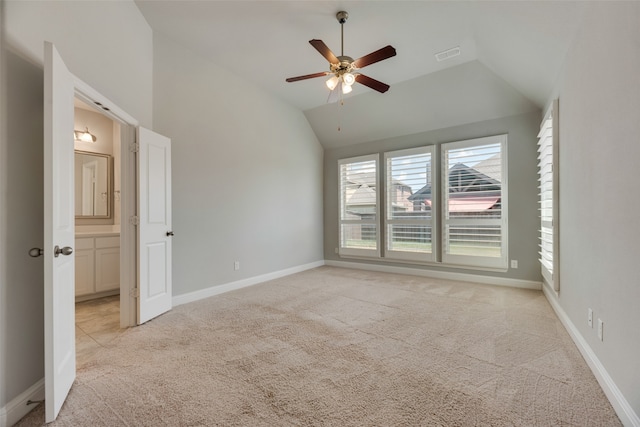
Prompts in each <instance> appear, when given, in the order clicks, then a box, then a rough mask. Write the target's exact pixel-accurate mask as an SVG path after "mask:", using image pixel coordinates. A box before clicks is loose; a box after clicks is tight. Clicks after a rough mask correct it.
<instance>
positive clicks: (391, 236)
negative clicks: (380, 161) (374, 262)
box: [385, 146, 437, 261]
mask: <svg viewBox="0 0 640 427" xmlns="http://www.w3.org/2000/svg"><path fill="white" fill-rule="evenodd" d="M433 152H434V147H433V146H429V147H421V148H417V149H411V150H402V151H395V152H391V153H385V165H386V209H385V214H386V215H385V230H386V247H385V249H386V250H385V257H386V258H396V259H406V260H416V261H434V251H433V245H434V236H433V230H434V228H435V218H436V215H435V211H434V208H435V206H434V201H435V200H436V194H437V191H436V188H435V187H433V185H434V184H435V183H434V179H433V178H434V170H435V169H434V167H433Z"/></svg>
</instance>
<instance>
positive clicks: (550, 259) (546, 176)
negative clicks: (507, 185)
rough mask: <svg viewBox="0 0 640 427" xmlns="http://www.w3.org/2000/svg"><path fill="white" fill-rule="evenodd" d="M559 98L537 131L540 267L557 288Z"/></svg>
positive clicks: (543, 274) (549, 281)
mask: <svg viewBox="0 0 640 427" xmlns="http://www.w3.org/2000/svg"><path fill="white" fill-rule="evenodd" d="M556 123H557V100H556V101H554V103H553V105H552V106H551V109H550V110H549V112H548V114H547V115H546V116H545V119H544V120H543V121H542V124H541V125H540V132H539V133H538V183H539V187H538V189H539V198H540V200H539V211H540V252H539V254H540V266H541V271H542V276H543V277H544V279H545V281H547V282H548V283H549V284H550V285H552V286H553V287H554V289H555V290H558V289H559V288H558V281H557V272H556V271H554V264H555V262H554V256H555V255H557V253H556V252H557V251H556V248H557V243H558V242H557V229H556V222H557V214H556V212H557V203H556V200H557V171H556V170H555V169H556V168H555V167H554V163H555V162H556V150H557V147H556V144H555V139H556V135H557V126H555V124H556Z"/></svg>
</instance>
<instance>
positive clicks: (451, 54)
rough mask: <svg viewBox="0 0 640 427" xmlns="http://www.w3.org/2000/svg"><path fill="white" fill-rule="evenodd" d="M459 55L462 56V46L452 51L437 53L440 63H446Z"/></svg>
mask: <svg viewBox="0 0 640 427" xmlns="http://www.w3.org/2000/svg"><path fill="white" fill-rule="evenodd" d="M459 55H460V46H456V47H453V48H451V49H447V50H445V51H442V52H438V53H436V59H437V60H438V62H440V61H446V60H447V59H451V58H453V57H456V56H459Z"/></svg>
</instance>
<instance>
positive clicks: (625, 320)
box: [549, 2, 640, 425]
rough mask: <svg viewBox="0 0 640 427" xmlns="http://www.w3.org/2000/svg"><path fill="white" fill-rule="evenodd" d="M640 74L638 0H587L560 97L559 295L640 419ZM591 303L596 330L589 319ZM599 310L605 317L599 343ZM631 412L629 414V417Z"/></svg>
mask: <svg viewBox="0 0 640 427" xmlns="http://www.w3.org/2000/svg"><path fill="white" fill-rule="evenodd" d="M639 76H640V3H638V2H625V3H622V2H621V3H618V2H595V3H592V4H590V5H589V8H588V10H587V13H586V14H585V20H584V22H583V24H582V26H581V28H580V30H579V32H578V34H577V36H576V39H575V41H574V43H573V45H572V46H571V48H570V49H569V52H568V54H567V57H566V61H565V64H564V66H563V69H562V72H561V74H560V77H559V81H558V84H557V91H556V94H555V95H554V98H555V97H556V96H557V97H559V103H560V115H559V117H560V123H559V128H560V136H559V148H560V154H559V160H560V191H559V194H560V204H559V205H560V294H559V296H558V298H557V300H556V301H557V302H559V305H560V307H561V309H562V310H563V311H564V313H566V315H567V316H568V318H569V319H570V322H571V323H572V324H573V326H574V327H575V329H576V330H577V333H578V334H579V335H580V336H581V337H582V338H583V339H584V341H585V342H586V345H587V346H588V347H590V349H591V350H592V351H593V353H594V354H595V356H596V357H597V359H598V360H599V362H601V363H602V365H603V367H604V369H605V370H606V372H607V373H608V375H610V377H611V379H612V380H613V381H614V382H615V385H616V386H617V388H619V390H620V391H621V393H622V395H623V397H624V400H626V401H627V403H628V404H629V406H630V408H632V410H633V412H635V417H636V418H635V422H636V423H637V425H640V418H638V415H640V308H639V304H640V281H639V279H638V277H640V273H639V270H638V255H640V221H639V219H640V198H638V188H637V182H638V171H639V169H638V164H639V161H640V143H639V141H640V139H639V137H638V136H639V135H640V120H639V118H640V77H639ZM549 102H551V100H549ZM550 297H551V298H552V300H554V297H553V296H552V295H551V296H550ZM589 307H590V308H592V309H593V313H594V328H590V327H589V326H588V325H587V309H588V308H589ZM597 318H600V319H602V320H603V321H604V325H605V327H604V341H602V342H601V341H600V340H599V339H598V337H597V326H596V321H595V319H597ZM617 409H618V410H619V409H620V408H619V407H618V408H617ZM619 414H620V412H619ZM629 419H630V418H627V419H626V420H625V419H624V418H623V421H624V422H626V423H628V424H630V421H629ZM631 419H632V418H631Z"/></svg>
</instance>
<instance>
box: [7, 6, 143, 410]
mask: <svg viewBox="0 0 640 427" xmlns="http://www.w3.org/2000/svg"><path fill="white" fill-rule="evenodd" d="M0 6H1V9H0V10H1V12H2V17H1V19H2V22H1V24H2V25H1V26H0V31H2V49H1V51H0V54H1V56H0V57H1V58H2V79H1V80H0V93H1V94H2V97H1V100H2V110H0V129H1V130H2V131H1V133H0V154H1V157H0V159H1V163H0V237H1V238H0V260H1V261H0V262H1V263H2V264H1V265H0V295H1V296H2V298H0V322H1V328H0V378H1V380H0V418H2V416H3V415H6V414H5V413H4V411H7V410H12V409H11V408H9V409H7V404H8V403H12V402H14V399H16V397H18V396H19V395H20V393H22V392H24V391H25V390H27V389H28V388H29V387H31V386H33V385H34V384H35V383H36V382H37V381H39V380H40V379H41V378H42V377H43V375H44V361H43V351H44V350H43V347H44V345H43V344H44V343H43V341H44V337H43V292H44V291H43V288H42V285H43V262H42V258H30V257H29V256H28V255H27V252H28V250H29V248H31V247H42V243H43V202H42V200H43V181H42V180H43V174H42V164H43V70H42V63H43V52H44V41H45V40H48V41H52V42H54V43H55V44H56V47H57V48H58V50H59V51H60V52H61V54H62V56H63V58H64V59H65V61H66V63H67V65H68V67H69V69H70V70H71V71H72V72H73V73H74V74H76V75H77V76H78V77H79V78H80V79H82V80H84V81H85V82H87V83H88V84H90V85H91V86H93V87H94V88H95V89H97V90H98V91H100V92H101V93H102V94H103V95H105V96H106V97H107V98H109V99H111V100H112V101H114V102H115V103H116V104H117V105H118V106H119V107H121V108H122V109H124V110H125V111H127V112H128V113H129V114H131V115H132V116H134V117H136V118H137V119H138V120H139V121H140V122H141V123H143V124H147V126H150V124H151V122H152V108H151V103H152V93H151V91H152V80H153V79H152V69H153V61H152V55H153V51H152V42H153V40H152V36H151V29H150V27H149V26H148V25H147V23H146V21H145V20H144V18H143V17H142V15H141V14H140V12H139V11H138V9H137V7H136V6H135V4H134V3H133V2H132V1H117V2H64V1H56V2H48V1H30V2H24V1H5V0H3V1H1V3H0ZM14 403H15V402H14ZM23 409H24V407H23V406H20V407H19V408H15V411H17V412H20V411H21V410H23ZM17 412H14V414H15V413H17ZM9 415H11V414H9Z"/></svg>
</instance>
